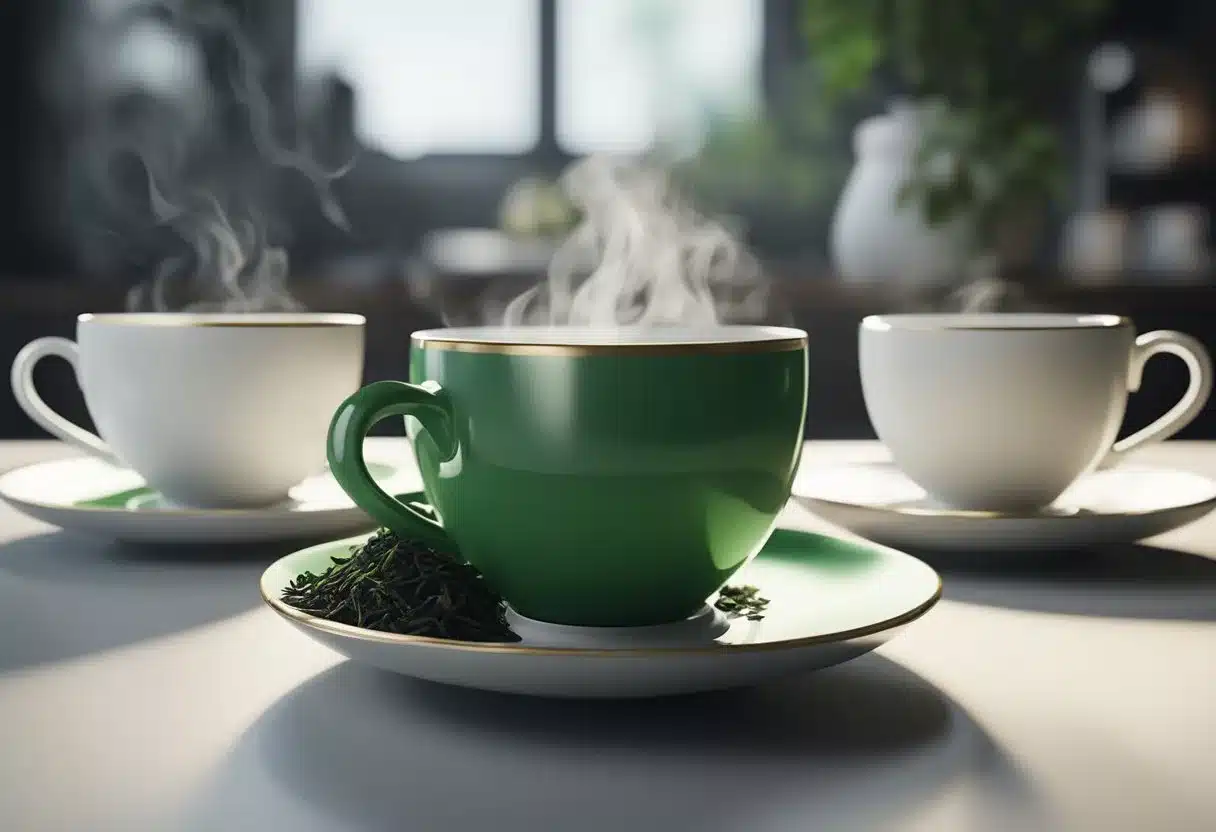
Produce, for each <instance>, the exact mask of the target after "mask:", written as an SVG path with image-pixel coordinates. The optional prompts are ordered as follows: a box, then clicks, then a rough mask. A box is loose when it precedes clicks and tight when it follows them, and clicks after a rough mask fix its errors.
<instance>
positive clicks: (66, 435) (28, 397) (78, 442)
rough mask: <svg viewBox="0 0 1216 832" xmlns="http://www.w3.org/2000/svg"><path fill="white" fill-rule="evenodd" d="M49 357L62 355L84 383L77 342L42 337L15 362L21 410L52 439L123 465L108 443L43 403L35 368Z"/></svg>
mask: <svg viewBox="0 0 1216 832" xmlns="http://www.w3.org/2000/svg"><path fill="white" fill-rule="evenodd" d="M48 355H56V356H59V357H60V358H62V359H63V360H64V361H66V362H68V364H71V365H72V372H73V373H76V381H77V384H79V383H80V372H79V370H78V369H77V360H78V358H79V355H80V353H79V351H78V350H77V348H76V343H75V342H74V341H69V340H68V339H67V338H55V337H50V338H38V339H36V340H34V341H30V342H29V343H28V344H26V345H25V346H24V347H22V348H21V352H19V353H17V357H16V359H14V360H13V370H12V374H11V380H12V384H13V395H14V396H15V397H16V398H17V404H19V405H21V409H22V410H24V411H25V413H26V415H27V416H29V417H30V418H31V419H33V420H34V422H35V423H36V424H37V425H38V426H39V427H41V428H42V429H43V430H45V431H46V432H47V433H49V434H51V435H52V436H55V437H57V438H59V439H62V440H63V441H64V442H67V443H68V444H69V445H75V446H76V447H77V448H79V449H80V450H82V451H84V452H85V453H87V454H90V455H92V456H96V457H100V458H101V459H104V460H105V461H107V462H111V463H113V464H115V465H120V464H121V463H120V462H119V460H118V458H117V457H116V456H115V455H114V452H113V451H111V450H110V447H109V446H108V445H107V444H106V443H105V442H102V441H101V439H100V438H99V437H97V436H94V435H93V434H91V433H89V432H88V431H87V430H85V429H84V428H82V427H80V426H79V425H76V424H73V423H71V422H69V421H68V420H67V419H65V418H63V417H62V416H60V415H59V414H58V413H56V412H55V411H53V410H51V408H50V405H48V404H47V403H46V402H45V401H43V400H42V396H39V395H38V391H37V390H36V389H35V388H34V365H36V364H37V363H38V362H39V361H41V360H42V359H43V358H46V357H47V356H48Z"/></svg>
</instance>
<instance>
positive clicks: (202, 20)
mask: <svg viewBox="0 0 1216 832" xmlns="http://www.w3.org/2000/svg"><path fill="white" fill-rule="evenodd" d="M90 13H92V14H94V15H98V18H97V21H96V23H97V25H96V26H94V27H88V26H86V27H83V28H80V27H78V31H92V32H93V33H94V34H93V43H94V46H93V47H85V48H84V49H83V50H80V49H79V47H77V49H78V51H79V52H80V53H81V55H82V57H83V58H84V59H85V63H84V64H83V65H82V66H81V69H82V71H83V72H84V74H85V75H86V76H87V75H88V73H89V72H90V70H91V69H92V70H93V71H96V72H98V73H99V74H103V75H104V72H101V69H103V68H104V67H105V66H106V65H107V62H113V61H114V60H116V58H115V55H116V54H119V53H121V52H122V50H123V49H124V47H125V41H124V40H123V38H124V37H125V36H126V33H129V32H130V31H132V28H133V27H135V28H138V29H139V30H140V31H142V32H143V33H144V35H145V37H146V36H148V33H149V32H151V33H152V36H153V37H158V38H159V39H160V41H162V42H165V43H167V44H168V47H169V48H170V49H173V50H175V51H179V52H180V51H181V50H190V49H191V46H192V45H194V46H197V47H199V48H200V49H201V48H203V46H204V45H205V46H206V47H209V48H210V50H211V52H210V54H211V56H212V57H218V59H219V61H220V63H221V64H222V65H223V66H224V67H226V69H227V72H226V73H225V72H224V71H223V70H221V71H220V72H219V73H218V77H213V78H211V79H210V80H211V81H213V82H215V83H216V84H217V85H219V86H222V87H224V89H223V90H222V91H217V92H219V93H220V96H219V97H220V98H221V99H227V100H230V101H231V102H232V104H233V105H235V111H236V114H237V115H238V116H239V123H240V128H241V130H243V131H245V134H244V136H243V141H248V142H249V144H250V146H251V148H252V150H253V151H255V153H254V156H255V158H256V161H257V163H258V164H261V165H263V166H264V167H265V168H266V169H270V168H280V169H288V170H290V171H292V172H293V173H295V174H297V175H300V176H302V177H303V178H304V179H306V180H307V181H308V182H309V183H310V184H311V186H312V188H313V192H314V193H315V195H316V197H317V200H318V203H319V206H320V209H321V212H322V213H323V214H324V216H325V217H326V218H327V219H328V220H329V221H330V222H331V223H333V224H334V225H335V226H337V227H339V228H342V229H344V230H348V231H349V229H350V226H349V223H348V221H347V217H346V215H345V213H344V212H343V210H342V207H341V205H340V204H339V202H338V200H337V199H336V198H335V196H334V193H333V189H332V184H333V182H334V181H335V180H336V179H338V178H339V177H341V176H342V175H344V174H345V173H346V172H347V171H348V170H349V169H350V167H351V166H352V164H353V161H352V162H348V163H347V164H345V165H343V166H341V167H340V168H338V169H336V170H326V169H325V168H324V167H322V166H321V165H320V164H319V163H318V162H317V161H316V160H315V159H314V158H313V156H312V155H311V153H310V150H309V148H308V147H307V145H306V144H304V143H303V140H302V139H298V140H297V142H296V145H295V146H292V147H289V146H286V145H284V144H283V143H282V142H280V141H279V140H278V139H277V138H276V136H275V131H274V119H273V115H274V114H273V109H272V106H271V102H270V99H269V96H268V95H267V92H266V90H265V88H264V87H263V84H262V81H261V78H262V74H263V66H262V56H260V55H259V54H258V50H257V48H256V47H255V44H254V43H253V41H252V40H251V39H250V38H249V37H247V35H246V33H245V32H244V30H243V29H242V26H241V24H240V22H239V21H238V20H237V18H236V16H235V15H234V13H233V12H232V10H231V9H229V8H228V7H227V6H225V5H224V4H219V3H196V2H186V0H179V1H177V2H153V3H135V4H130V5H129V6H126V7H118V8H117V9H112V10H110V11H109V12H107V13H106V14H107V15H108V16H106V17H102V16H101V15H102V12H101V11H99V10H98V9H96V8H94V9H93V11H92V12H90ZM157 33H159V34H157ZM107 48H108V49H109V52H108V53H107V51H106V50H107ZM185 54H186V53H182V56H179V59H180V60H185V57H184V56H185ZM90 62H92V63H90ZM99 62H100V63H99ZM214 100H215V99H214V97H210V98H209V97H207V96H206V95H204V96H203V98H201V99H200V98H198V97H195V98H192V99H189V100H187V101H175V100H173V98H172V93H169V94H168V97H166V95H165V93H164V92H163V91H162V90H157V91H141V92H138V93H136V94H135V95H134V96H132V95H128V96H127V99H126V100H125V104H123V107H124V109H121V110H119V109H113V108H112V109H108V110H107V109H105V108H97V109H95V110H93V112H94V113H95V114H96V115H94V116H93V117H91V126H90V127H86V128H85V129H83V130H81V131H79V132H80V134H81V135H82V139H81V141H80V145H79V146H80V155H81V156H82V157H84V159H85V160H86V161H85V162H84V167H85V168H86V169H91V171H92V174H91V175H90V177H89V179H90V180H91V186H92V187H93V188H94V190H95V191H96V193H97V195H98V196H101V197H103V199H104V201H106V202H107V203H109V207H108V208H107V210H109V211H111V212H113V211H119V212H122V213H123V214H125V216H123V217H122V220H123V222H125V224H126V225H127V226H128V228H127V232H128V233H130V234H133V235H138V236H143V235H144V229H145V228H147V226H155V228H154V229H148V231H150V232H154V234H155V236H156V238H157V239H159V240H160V241H161V244H163V243H165V242H167V241H166V240H165V237H166V236H167V237H172V238H175V239H176V242H175V243H173V250H174V251H177V252H178V253H177V254H174V255H172V256H167V257H166V256H164V255H163V254H159V253H158V254H156V255H155V257H156V259H157V265H156V267H155V268H154V269H153V274H152V275H151V276H150V279H148V280H146V281H145V282H143V283H142V284H140V285H137V286H136V287H135V288H134V289H132V290H131V292H130V293H129V294H128V297H127V307H128V309H129V310H147V309H150V310H153V311H158V312H165V311H176V310H184V311H223V312H255V311H294V310H298V309H300V308H301V307H300V304H299V303H298V302H297V301H296V300H295V299H294V298H293V297H292V296H291V294H290V293H289V292H288V290H287V285H286V279H287V273H288V263H287V253H286V250H285V249H284V248H283V247H281V246H280V245H276V244H275V243H274V242H272V235H271V232H270V228H271V224H270V221H271V215H270V214H269V213H268V211H267V208H268V207H269V206H266V205H261V204H259V199H260V194H259V193H258V188H257V183H251V182H250V181H249V179H248V177H249V174H250V170H249V169H247V168H245V169H242V168H241V167H240V166H234V165H233V164H232V160H231V159H229V158H228V157H226V156H225V155H224V154H225V152H226V150H225V145H222V144H217V143H216V142H217V139H218V140H219V141H226V140H227V139H223V138H221V137H220V136H219V134H217V133H215V132H214V131H213V130H212V129H211V125H210V124H209V119H208V115H207V114H206V113H202V111H201V110H200V108H203V107H206V108H209V107H210V106H211V102H213V101H214ZM132 102H134V103H132ZM211 115H212V116H214V113H211ZM212 120H214V119H212ZM125 158H136V159H138V160H139V162H140V166H141V168H142V170H141V181H142V182H143V186H142V187H138V185H137V189H138V190H142V191H143V193H144V196H145V197H146V198H143V199H138V200H137V202H138V203H139V209H138V212H139V215H140V217H139V219H138V220H136V219H135V218H134V217H132V216H130V214H131V213H132V211H131V206H130V197H129V196H128V197H125V198H120V197H119V195H118V194H117V190H122V189H124V188H125V190H127V191H130V190H131V184H132V183H131V182H130V181H127V182H126V184H125V185H124V186H119V185H116V184H115V183H114V181H113V180H114V176H115V174H114V169H115V167H116V166H118V165H119V164H120V163H121V162H122V161H123V159H125ZM128 167H129V166H128ZM255 173H256V172H255ZM253 178H255V179H257V178H259V175H255V176H254V177H253ZM128 179H129V178H128ZM251 184H252V187H251ZM124 199H125V201H126V203H127V204H126V207H125V208H124V207H121V206H120V205H119V203H121V202H123V201H124ZM111 236H112V237H113V238H115V239H117V240H123V241H124V242H125V243H127V247H129V248H132V249H135V248H137V246H136V245H135V242H136V241H135V240H134V239H130V240H128V239H127V238H126V237H125V236H124V234H123V233H122V232H120V231H112V232H111ZM81 244H83V242H82V243H81ZM158 250H159V251H163V250H162V249H159V245H158Z"/></svg>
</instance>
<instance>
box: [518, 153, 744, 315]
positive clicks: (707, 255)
mask: <svg viewBox="0 0 1216 832" xmlns="http://www.w3.org/2000/svg"><path fill="white" fill-rule="evenodd" d="M561 185H562V187H563V188H564V190H565V192H566V194H567V196H568V197H569V198H570V200H571V201H572V202H573V203H574V205H575V207H576V208H577V209H578V211H579V212H580V213H581V215H582V219H581V221H580V223H579V225H578V226H577V227H576V228H575V229H574V231H573V232H572V233H571V234H570V236H569V237H568V238H567V239H566V241H565V242H564V243H563V244H562V245H561V246H560V247H559V248H558V250H557V251H556V253H555V254H554V256H553V259H552V262H551V263H550V266H549V270H548V279H547V280H546V281H545V282H544V283H542V284H540V285H538V286H536V287H533V288H532V289H529V290H527V291H526V292H524V293H523V294H521V295H519V296H518V297H516V298H515V299H514V300H512V301H511V302H510V303H508V304H507V306H506V309H505V310H504V311H503V314H502V323H503V324H504V325H506V326H528V325H548V326H589V327H624V326H629V327H647V326H667V325H706V324H718V323H732V322H741V321H748V320H756V319H759V318H761V317H763V315H764V314H765V312H766V309H767V305H768V296H767V288H768V287H767V283H766V281H765V280H764V279H763V275H762V274H761V270H760V267H759V264H758V262H757V261H756V260H755V258H753V257H752V255H751V254H750V253H749V252H748V251H747V250H746V249H745V248H744V247H743V245H742V244H741V243H740V242H739V241H738V240H736V238H735V237H734V235H733V234H732V233H731V232H730V230H729V229H728V228H727V227H726V226H725V225H724V224H722V223H720V222H718V221H716V220H712V219H709V218H707V217H704V216H701V215H700V214H698V213H697V212H696V211H695V210H694V209H693V207H692V206H691V205H689V204H688V203H687V202H685V201H684V200H683V199H682V198H681V197H680V195H679V194H677V193H676V192H675V191H674V190H673V188H672V187H671V185H670V183H669V180H668V178H667V176H666V175H665V174H664V173H663V172H661V171H659V170H654V169H649V168H645V167H642V166H634V165H628V164H625V163H623V162H620V161H617V160H612V159H608V158H605V157H599V156H593V157H589V158H587V159H584V160H582V161H579V162H576V163H574V164H573V165H571V166H570V168H568V169H567V171H566V173H565V174H564V175H563V176H562V179H561Z"/></svg>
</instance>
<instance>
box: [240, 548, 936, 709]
mask: <svg viewBox="0 0 1216 832" xmlns="http://www.w3.org/2000/svg"><path fill="white" fill-rule="evenodd" d="M366 539H367V538H366V536H364V537H357V538H350V539H347V540H339V541H336V542H333V543H327V544H324V545H321V546H313V547H311V548H308V549H303V550H301V551H299V552H295V553H293V554H290V555H288V556H287V557H285V558H282V559H281V560H279V561H278V562H276V563H275V564H273V565H272V566H271V567H270V568H269V569H267V570H266V572H265V574H263V575H262V583H261V588H262V597H263V598H264V599H265V601H266V603H267V604H269V605H270V607H271V609H273V610H274V611H275V612H277V613H278V614H279V615H281V616H282V617H283V618H284V619H286V620H287V621H288V622H290V623H291V624H292V625H294V626H295V627H296V628H297V629H299V630H300V631H302V632H304V633H305V634H307V635H308V636H310V637H312V638H313V639H315V640H317V641H319V642H321V643H322V644H324V645H326V646H327V647H329V648H331V649H333V650H336V651H337V652H339V653H341V654H342V655H344V656H347V657H348V658H350V659H353V660H355V661H359V662H364V663H366V664H370V665H374V666H376V667H379V668H382V669H384V670H389V671H393V672H395V673H401V674H404V675H406V676H413V677H416V678H419V679H427V680H429V681H433V682H441V683H445V684H450V685H458V686H461V687H468V688H478V689H482V690H491V691H499V692H504V693H518V694H527V695H533V696H553V697H572V698H626V697H650V696H665V695H672V694H685V693H694V692H698V691H708V690H718V689H724V688H732V687H739V686H744V685H752V684H755V683H757V682H761V681H764V680H766V679H770V678H773V677H778V676H783V675H786V674H791V673H798V672H805V671H810V670H817V669H820V668H824V667H828V666H830V665H834V664H839V663H840V662H844V661H848V660H849V659H853V658H856V657H857V656H860V655H862V654H863V653H867V652H869V651H870V650H872V649H874V648H875V647H877V646H878V645H879V644H881V643H882V642H884V641H886V640H887V639H889V638H891V637H892V636H893V635H894V634H895V633H896V632H897V631H898V630H899V629H900V628H901V627H903V626H904V625H906V624H908V623H910V622H912V621H914V620H915V619H917V618H919V617H920V616H922V615H924V614H925V613H926V612H928V611H929V609H930V608H932V607H933V605H934V604H936V603H937V600H938V598H939V597H940V595H941V580H940V579H939V578H938V576H937V573H936V572H934V571H933V570H932V569H930V568H929V567H928V566H926V565H925V564H924V563H921V562H920V561H919V560H917V559H916V558H913V557H912V556H911V555H905V554H903V553H902V552H897V551H894V550H893V549H888V548H886V547H883V546H878V545H876V544H871V543H854V542H849V541H845V540H840V539H838V538H834V537H828V536H826V535H820V534H811V533H807V532H800V531H793V530H790V529H778V530H777V531H775V532H774V533H773V536H772V538H770V540H769V542H768V543H767V544H766V545H765V547H764V550H763V551H762V552H761V553H760V554H759V555H758V556H757V557H756V559H755V560H753V561H752V562H751V563H750V564H748V565H747V566H746V567H744V568H743V569H742V570H740V572H739V573H737V574H736V575H735V576H734V577H733V578H732V579H731V584H734V585H743V584H752V585H754V586H756V587H758V588H759V591H760V595H761V596H763V597H765V598H767V599H768V600H769V605H768V608H767V610H766V611H765V614H764V618H763V620H761V621H748V620H746V619H742V618H732V619H723V618H722V617H721V616H720V614H718V613H716V612H712V613H710V614H709V615H705V614H704V611H703V612H702V614H699V615H697V616H693V617H692V618H690V619H688V620H687V621H686V622H676V623H675V624H674V625H664V626H661V627H644V628H638V632H637V633H636V636H637V637H636V638H633V639H630V638H629V636H628V630H627V629H626V628H604V629H603V630H599V628H584V627H563V626H554V625H551V624H544V623H542V622H534V621H530V620H525V623H527V625H528V626H525V627H519V629H517V630H516V632H517V634H519V635H520V636H521V638H522V639H523V640H522V641H521V642H518V643H510V644H485V643H475V642H462V641H452V640H448V639H439V638H423V637H418V636H401V635H394V634H391V633H383V632H377V631H373V630H366V629H362V628H359V627H351V626H348V625H345V624H338V623H334V622H331V621H326V620H324V619H321V618H317V617H314V616H311V615H308V614H307V613H303V612H300V611H299V610H296V609H294V608H292V607H289V606H288V605H286V604H284V603H283V602H282V601H280V600H279V599H280V597H281V596H282V592H283V590H284V589H285V588H286V587H287V585H288V584H289V583H291V581H292V580H293V579H295V578H296V577H297V576H298V575H299V574H301V573H302V572H304V571H311V572H313V573H315V574H320V573H321V572H323V571H324V570H325V569H326V568H328V567H329V566H330V564H331V562H332V560H331V559H332V558H334V557H344V556H346V555H347V554H348V552H349V550H350V547H352V546H355V545H358V544H360V543H362V542H363V541H364V540H366ZM719 622H721V623H724V624H725V625H726V626H725V628H722V627H720V626H719ZM511 623H512V625H513V626H518V625H519V624H520V619H519V617H518V616H516V617H514V618H513V619H511ZM590 630H597V631H598V632H595V633H591V632H580V631H590Z"/></svg>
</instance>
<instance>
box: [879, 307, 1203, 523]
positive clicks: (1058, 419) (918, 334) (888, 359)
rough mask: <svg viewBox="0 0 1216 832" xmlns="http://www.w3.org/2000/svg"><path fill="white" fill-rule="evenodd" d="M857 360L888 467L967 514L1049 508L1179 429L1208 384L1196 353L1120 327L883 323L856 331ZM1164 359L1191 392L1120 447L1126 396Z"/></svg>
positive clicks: (948, 320) (1170, 335) (1096, 323)
mask: <svg viewBox="0 0 1216 832" xmlns="http://www.w3.org/2000/svg"><path fill="white" fill-rule="evenodd" d="M859 350H860V352H859V362H860V372H861V384H862V392H863V393H864V395H865V402H866V410H867V412H868V413H869V416H870V421H871V422H872V423H873V425H874V429H875V431H876V432H877V434H878V436H879V438H880V439H881V440H882V441H883V444H885V445H886V446H887V447H888V448H889V449H890V451H891V455H892V457H893V459H894V461H895V462H896V463H897V464H898V465H899V467H900V468H901V469H902V470H903V471H904V472H906V473H907V475H908V476H909V477H910V478H911V479H913V480H915V481H916V482H917V483H918V484H919V485H920V486H921V487H922V488H924V489H925V491H927V492H928V493H929V494H931V495H933V496H934V497H935V498H937V499H938V500H940V501H941V502H943V503H947V504H949V505H953V506H955V507H957V508H963V509H973V510H991V511H1004V512H1020V513H1026V512H1028V511H1032V510H1035V509H1038V508H1041V507H1043V506H1047V505H1050V504H1051V503H1052V502H1053V501H1054V500H1056V499H1057V498H1058V497H1059V496H1060V495H1061V494H1062V493H1063V492H1064V490H1065V489H1067V488H1068V487H1069V486H1070V485H1072V484H1073V483H1074V482H1076V480H1077V478H1078V477H1080V476H1082V475H1084V474H1087V473H1089V472H1090V471H1093V470H1095V469H1097V468H1099V467H1108V466H1110V465H1113V464H1115V463H1116V462H1118V461H1119V460H1121V459H1122V458H1124V456H1125V455H1126V454H1127V453H1128V452H1130V451H1132V450H1134V449H1136V448H1140V447H1143V446H1145V445H1147V444H1150V443H1153V442H1159V441H1162V440H1164V439H1167V438H1169V437H1170V436H1172V435H1173V434H1174V433H1176V432H1177V431H1179V430H1181V429H1182V428H1183V427H1185V426H1186V425H1187V424H1188V423H1190V422H1191V420H1193V419H1194V418H1195V416H1197V415H1198V414H1199V413H1200V412H1201V411H1202V409H1203V407H1204V405H1205V403H1206V402H1207V399H1208V396H1209V394H1210V392H1211V386H1212V366H1211V361H1210V359H1209V358H1208V355H1207V352H1206V350H1205V349H1204V346H1203V344H1201V343H1200V342H1199V341H1197V340H1196V339H1194V338H1191V337H1190V336H1188V335H1184V334H1182V333H1178V332H1169V331H1164V330H1159V331H1156V332H1148V333H1144V334H1142V335H1139V336H1137V334H1136V330H1135V327H1134V325H1133V324H1132V322H1131V321H1130V320H1129V319H1127V318H1122V317H1117V316H1114V315H1062V314H1004V313H1002V314H976V315H969V314H960V315H945V314H943V315H879V316H872V317H869V318H866V319H865V320H864V321H862V324H861V327H860V331H859ZM1161 354H1170V355H1173V356H1175V357H1177V358H1180V359H1182V361H1183V362H1184V363H1185V364H1186V365H1187V367H1188V369H1189V371H1190V383H1189V386H1188V388H1187V390H1186V392H1185V393H1184V394H1183V395H1182V397H1181V399H1180V400H1179V401H1178V402H1177V403H1176V404H1175V405H1174V406H1173V407H1171V408H1170V409H1169V410H1168V411H1167V412H1165V413H1164V414H1162V415H1161V417H1160V418H1159V419H1157V420H1156V421H1154V422H1153V423H1152V424H1150V425H1148V426H1146V427H1145V428H1143V429H1141V430H1139V431H1136V432H1135V433H1133V434H1132V435H1130V436H1127V437H1125V438H1124V439H1121V440H1119V441H1118V442H1116V441H1115V440H1116V437H1117V436H1118V433H1119V429H1120V426H1121V425H1122V423H1123V415H1124V410H1125V407H1126V404H1127V397H1128V393H1129V392H1134V391H1135V390H1137V389H1138V388H1139V387H1140V380H1141V377H1142V374H1143V372H1144V371H1145V365H1146V363H1147V362H1148V361H1149V360H1150V359H1151V358H1152V357H1153V356H1156V355H1161ZM1150 372H1151V371H1150Z"/></svg>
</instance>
